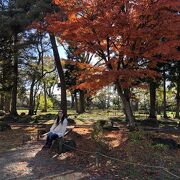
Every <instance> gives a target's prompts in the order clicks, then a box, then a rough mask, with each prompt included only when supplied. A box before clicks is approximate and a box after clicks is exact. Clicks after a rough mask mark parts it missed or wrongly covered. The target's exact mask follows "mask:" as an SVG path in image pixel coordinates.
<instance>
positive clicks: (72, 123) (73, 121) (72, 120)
mask: <svg viewBox="0 0 180 180" xmlns="http://www.w3.org/2000/svg"><path fill="white" fill-rule="evenodd" d="M67 120H68V125H75V124H76V122H75V120H74V119H71V118H68V119H67Z"/></svg>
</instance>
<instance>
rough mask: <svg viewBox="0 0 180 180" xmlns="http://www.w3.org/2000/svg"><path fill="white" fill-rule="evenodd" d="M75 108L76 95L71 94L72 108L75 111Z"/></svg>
mask: <svg viewBox="0 0 180 180" xmlns="http://www.w3.org/2000/svg"><path fill="white" fill-rule="evenodd" d="M74 106H75V103H74V93H73V92H71V108H72V109H73V108H74Z"/></svg>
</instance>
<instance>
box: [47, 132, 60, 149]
mask: <svg viewBox="0 0 180 180" xmlns="http://www.w3.org/2000/svg"><path fill="white" fill-rule="evenodd" d="M57 138H58V135H57V134H56V133H52V132H49V133H48V135H47V140H46V146H47V147H49V148H50V147H51V145H52V142H53V140H56V139H57Z"/></svg>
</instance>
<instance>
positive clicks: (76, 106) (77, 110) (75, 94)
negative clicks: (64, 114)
mask: <svg viewBox="0 0 180 180" xmlns="http://www.w3.org/2000/svg"><path fill="white" fill-rule="evenodd" d="M74 100H75V108H76V113H79V106H78V98H77V92H76V91H75V92H74Z"/></svg>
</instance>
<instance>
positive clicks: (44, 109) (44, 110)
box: [43, 82, 47, 112]
mask: <svg viewBox="0 0 180 180" xmlns="http://www.w3.org/2000/svg"><path fill="white" fill-rule="evenodd" d="M43 112H47V94H46V83H45V82H44V108H43Z"/></svg>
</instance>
